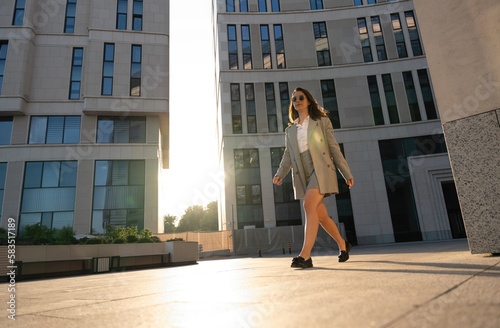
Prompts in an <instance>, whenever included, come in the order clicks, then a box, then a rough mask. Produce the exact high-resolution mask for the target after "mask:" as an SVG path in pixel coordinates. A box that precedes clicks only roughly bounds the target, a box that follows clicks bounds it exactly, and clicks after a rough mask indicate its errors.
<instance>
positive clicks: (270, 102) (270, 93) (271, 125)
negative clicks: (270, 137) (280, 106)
mask: <svg viewBox="0 0 500 328" xmlns="http://www.w3.org/2000/svg"><path fill="white" fill-rule="evenodd" d="M265 89H266V109H267V126H268V129H269V132H278V117H277V116H276V97H275V96H274V83H266V84H265Z"/></svg>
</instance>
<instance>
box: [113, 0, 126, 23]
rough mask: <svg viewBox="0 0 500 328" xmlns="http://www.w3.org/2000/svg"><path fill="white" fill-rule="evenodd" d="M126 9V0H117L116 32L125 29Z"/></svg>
mask: <svg viewBox="0 0 500 328" xmlns="http://www.w3.org/2000/svg"><path fill="white" fill-rule="evenodd" d="M127 7H128V0H117V9H116V29H117V30H126V29H127Z"/></svg>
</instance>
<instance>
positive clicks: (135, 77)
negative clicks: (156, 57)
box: [130, 45, 142, 96]
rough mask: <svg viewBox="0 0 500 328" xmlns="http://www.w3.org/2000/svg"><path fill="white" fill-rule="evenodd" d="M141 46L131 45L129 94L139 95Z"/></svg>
mask: <svg viewBox="0 0 500 328" xmlns="http://www.w3.org/2000/svg"><path fill="white" fill-rule="evenodd" d="M141 63H142V46H139V45H132V56H131V63H130V95H131V96H140V95H141V74H142V72H141V70H142V67H141V66H142V64H141Z"/></svg>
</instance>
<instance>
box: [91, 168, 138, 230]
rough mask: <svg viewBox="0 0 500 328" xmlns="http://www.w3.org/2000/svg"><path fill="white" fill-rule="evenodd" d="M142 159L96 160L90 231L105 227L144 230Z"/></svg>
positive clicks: (104, 228)
mask: <svg viewBox="0 0 500 328" xmlns="http://www.w3.org/2000/svg"><path fill="white" fill-rule="evenodd" d="M145 180H146V175H145V161H143V160H132V161H123V160H122V161H96V162H95V171H94V199H93V211H92V231H91V233H104V232H105V231H106V226H107V225H111V226H118V227H124V226H126V227H137V230H138V231H142V230H143V229H144V195H145V193H144V187H145Z"/></svg>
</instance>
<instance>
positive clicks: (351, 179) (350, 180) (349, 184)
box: [345, 178, 354, 189]
mask: <svg viewBox="0 0 500 328" xmlns="http://www.w3.org/2000/svg"><path fill="white" fill-rule="evenodd" d="M345 183H347V185H348V186H349V189H351V188H352V186H354V178H350V179H347V180H346V181H345Z"/></svg>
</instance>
